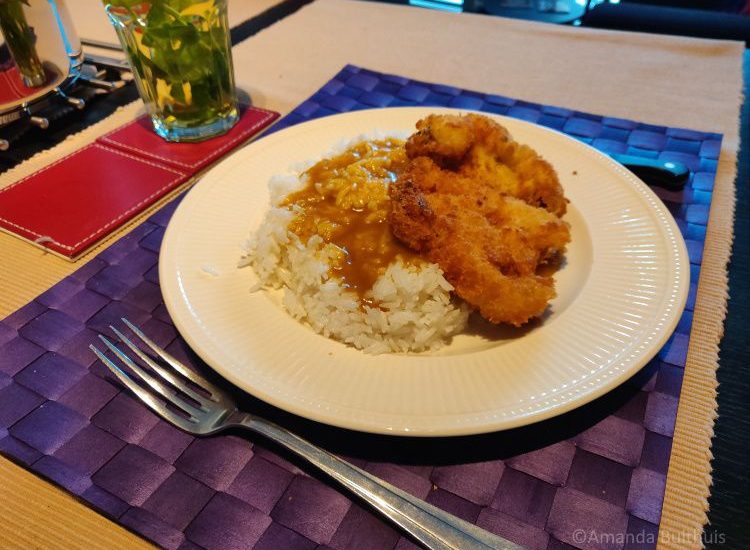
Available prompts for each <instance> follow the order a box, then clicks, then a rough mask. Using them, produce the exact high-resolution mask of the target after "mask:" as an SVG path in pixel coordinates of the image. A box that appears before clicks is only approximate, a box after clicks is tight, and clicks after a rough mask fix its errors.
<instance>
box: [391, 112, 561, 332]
mask: <svg viewBox="0 0 750 550" xmlns="http://www.w3.org/2000/svg"><path fill="white" fill-rule="evenodd" d="M417 128H418V129H419V131H418V132H417V133H416V134H414V135H413V136H412V137H411V138H410V139H409V141H408V142H407V148H406V151H407V155H408V157H409V162H408V164H407V166H406V168H405V169H404V170H403V171H402V172H401V173H400V174H399V177H398V179H397V180H396V181H395V182H394V183H392V184H391V186H390V189H389V194H390V198H391V212H390V214H389V222H390V226H391V229H392V231H393V233H394V235H395V236H396V237H397V238H398V239H399V240H401V241H402V242H404V243H405V244H406V245H407V246H409V247H410V248H412V249H413V250H416V251H418V252H421V253H423V254H424V255H426V256H427V258H428V259H429V260H430V261H432V262H435V263H437V264H438V265H439V266H440V267H441V269H442V270H443V272H444V273H445V278H446V279H447V280H448V281H449V282H450V283H451V284H452V285H453V286H454V287H455V291H456V293H457V294H458V295H459V296H460V297H462V298H463V299H464V300H466V301H467V302H468V303H469V304H471V305H473V306H475V307H476V308H478V309H479V312H480V313H481V315H482V316H483V317H484V318H486V319H487V320H489V321H491V322H493V323H510V324H513V325H516V326H519V325H522V324H524V323H526V322H527V321H528V320H529V319H531V318H533V317H537V316H539V315H541V314H542V313H543V312H544V310H545V309H546V307H547V303H548V302H549V300H550V299H552V298H553V297H554V296H555V290H554V286H553V280H552V278H551V277H549V276H543V275H539V274H537V270H538V268H539V266H540V265H542V264H545V263H547V262H551V261H553V260H554V259H556V258H558V257H559V255H560V254H562V252H563V251H564V249H565V246H566V244H567V243H568V242H569V241H570V229H569V226H568V224H567V223H566V222H564V221H563V220H561V219H560V215H561V214H562V213H563V212H564V211H565V205H566V204H567V201H566V199H565V197H564V196H563V194H562V188H561V187H560V184H559V182H558V180H557V176H556V174H555V172H554V170H553V169H552V168H551V166H550V165H549V164H547V163H546V162H545V161H543V160H542V159H541V158H539V157H538V155H536V153H535V152H534V151H532V150H531V149H529V148H528V147H525V146H522V145H519V144H517V143H515V142H513V141H512V139H511V138H510V136H509V135H508V132H507V131H506V130H505V128H503V127H502V126H500V125H499V124H497V123H495V122H494V121H492V120H490V119H488V118H486V117H482V116H479V115H467V116H465V117H455V116H436V115H431V116H430V117H428V118H427V119H424V120H422V121H420V122H419V123H418V124H417ZM490 151H491V152H492V153H491V154H490V153H489V152H490ZM506 158H507V159H510V160H511V161H513V162H515V164H512V165H511V164H505V163H504V161H503V159H506ZM519 159H520V160H519ZM532 164H536V165H538V166H536V167H535V168H533V169H531V168H529V167H530V166H531V165H532ZM524 170H526V171H524ZM525 174H532V175H533V176H528V177H527V176H526V175H525Z"/></svg>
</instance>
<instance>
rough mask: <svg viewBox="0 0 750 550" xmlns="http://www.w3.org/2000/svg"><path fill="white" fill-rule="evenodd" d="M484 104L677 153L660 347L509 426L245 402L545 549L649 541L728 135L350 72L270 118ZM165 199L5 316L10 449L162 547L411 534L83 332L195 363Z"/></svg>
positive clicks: (650, 151) (404, 542)
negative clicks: (180, 327) (671, 329)
mask: <svg viewBox="0 0 750 550" xmlns="http://www.w3.org/2000/svg"><path fill="white" fill-rule="evenodd" d="M400 105H409V106H414V105H430V106H448V107H456V108H461V109H477V110H483V111H486V112H492V113H498V114H503V115H508V116H512V117H517V118H522V119H525V120H529V121H532V122H536V123H538V124H542V125H545V126H548V127H550V128H554V129H556V130H560V131H562V132H565V133H567V134H569V135H571V136H574V137H576V138H578V139H580V140H582V141H585V142H586V143H590V144H591V145H593V146H594V147H596V148H598V149H600V150H602V151H615V152H624V153H628V154H633V155H640V156H646V157H658V158H662V159H665V160H678V161H681V162H684V163H686V164H687V165H688V166H689V167H690V168H691V170H692V174H691V179H690V183H689V185H688V186H687V187H686V188H685V190H684V191H682V192H680V193H674V192H664V191H658V190H657V192H658V194H659V195H660V197H661V198H662V200H664V202H665V204H666V205H667V206H668V207H669V209H670V211H671V212H672V214H673V215H674V216H675V219H676V220H677V223H678V225H679V227H680V229H681V231H682V233H683V236H684V237H685V240H686V242H687V247H688V252H689V256H690V262H691V277H692V279H691V280H692V281H693V283H692V284H691V291H690V295H689V298H688V304H687V308H686V310H685V312H684V314H683V316H682V319H681V321H680V323H679V325H678V327H677V329H676V331H675V333H674V335H673V336H672V337H671V338H670V340H669V341H668V343H667V344H666V345H665V346H664V348H663V349H662V350H661V351H660V352H659V354H658V355H657V357H656V358H654V360H652V361H651V362H650V363H649V364H648V365H647V366H646V367H645V368H644V369H643V371H642V372H641V373H639V374H638V375H636V376H635V377H634V378H633V379H632V380H630V381H629V382H628V383H626V384H625V385H623V386H622V387H621V388H619V389H617V390H615V391H613V392H611V393H610V394H608V395H606V396H604V397H603V398H600V399H599V400H597V401H595V402H593V403H591V404H589V405H587V406H585V407H583V408H581V409H579V410H577V411H574V412H572V413H568V414H566V415H564V416H562V417H558V418H557V419H554V420H551V421H546V422H543V423H541V424H537V425H534V426H530V427H526V428H520V429H516V430H512V431H510V432H503V433H497V434H487V435H482V436H473V437H463V438H452V439H451V438H444V439H419V440H408V439H406V440H405V439H395V438H387V437H383V436H370V435H367V434H358V433H353V432H347V431H345V430H340V429H336V428H330V427H326V426H321V425H318V424H315V423H312V422H309V421H306V420H303V419H298V418H294V417H291V416H289V415H286V414H285V413H283V412H281V411H277V410H275V409H271V408H270V407H267V406H265V405H264V404H261V403H258V402H256V401H255V400H253V399H252V398H250V397H249V396H240V399H241V400H242V402H243V403H245V404H246V405H247V406H248V407H250V408H253V409H256V410H257V409H259V410H261V412H262V413H264V414H267V415H268V416H271V417H272V418H275V419H277V420H280V421H282V422H284V423H285V424H287V425H288V426H290V427H292V428H293V429H295V430H297V431H299V432H300V433H302V434H303V435H305V436H306V437H308V438H310V439H312V440H314V441H316V442H318V443H321V444H323V445H324V446H326V447H327V448H329V449H330V450H332V451H334V452H337V453H339V454H342V455H344V456H346V457H348V458H349V459H350V460H352V462H354V463H355V464H357V465H359V466H361V467H364V468H365V469H366V470H368V471H370V472H372V473H374V474H376V475H378V476H380V477H382V478H383V479H386V480H388V481H389V482H391V483H393V484H395V485H396V486H398V487H401V488H402V489H404V490H406V491H409V492H410V493H412V494H415V495H417V496H419V497H420V498H424V499H426V500H427V501H429V502H431V503H433V504H435V505H437V506H439V507H441V508H444V509H446V510H448V511H450V512H452V513H454V514H456V515H458V516H460V517H462V518H464V519H467V520H468V521H471V522H474V523H476V524H478V525H480V526H481V527H483V528H486V529H488V530H490V531H493V532H496V533H498V534H500V535H502V536H504V537H506V538H509V539H511V540H513V541H515V542H518V543H521V544H523V545H525V546H528V547H529V548H533V549H553V548H554V549H562V548H582V549H595V548H653V547H655V546H656V537H657V532H658V525H659V520H660V515H661V506H662V500H663V497H664V486H665V482H666V473H667V468H668V465H669V458H670V450H671V444H672V436H673V431H674V424H675V418H676V413H677V405H678V401H679V397H680V388H681V383H682V377H683V370H684V365H685V359H686V355H687V349H688V343H689V334H690V328H691V325H692V311H693V306H694V302H695V289H696V283H695V282H696V281H697V280H698V274H699V270H700V264H701V257H702V250H703V241H704V237H705V231H706V224H707V221H708V212H709V206H710V201H711V193H712V188H713V181H714V176H715V172H716V167H717V158H718V154H719V149H720V143H721V136H720V135H718V134H712V133H703V132H696V131H692V130H687V129H679V128H666V127H661V126H653V125H647V124H640V123H638V122H634V121H629V120H623V119H614V118H608V117H603V116H598V115H592V114H587V113H582V112H577V111H571V110H568V109H564V108H559V107H552V106H543V105H537V104H532V103H527V102H524V101H519V100H514V99H511V98H507V97H502V96H496V95H488V94H483V93H477V92H471V91H466V90H460V89H457V88H453V87H448V86H442V85H437V84H429V83H424V82H417V81H413V80H409V79H408V78H404V77H401V76H395V75H385V74H380V73H376V72H373V71H369V70H365V69H361V68H357V67H354V66H347V67H345V68H344V69H343V70H342V71H341V72H340V73H339V74H337V75H336V76H335V77H334V78H333V79H332V80H330V81H329V82H328V83H327V84H326V85H325V86H323V88H321V89H320V90H319V91H318V92H316V93H315V94H314V95H313V96H312V97H311V98H310V99H308V100H307V101H305V102H304V103H302V104H301V105H299V107H297V108H296V109H295V110H294V111H293V112H292V113H290V114H289V115H288V116H287V117H285V118H284V119H283V120H282V121H280V122H279V123H278V124H277V125H276V126H275V127H274V131H275V130H278V129H280V128H282V127H286V126H289V125H292V124H296V123H299V122H302V121H305V120H309V119H312V118H316V117H321V116H326V115H330V114H335V113H340V112H345V111H351V110H356V109H363V108H373V107H389V106H400ZM178 202H179V201H174V202H173V203H171V204H169V205H168V206H166V207H165V208H163V209H162V210H160V211H159V212H157V213H156V214H155V215H153V216H152V217H151V218H149V219H148V220H147V221H146V222H145V223H143V224H142V225H141V226H139V227H138V228H136V229H135V230H134V231H133V232H132V233H130V234H129V235H127V236H126V237H124V238H123V239H121V240H120V241H118V242H116V243H115V244H114V245H112V246H111V247H109V248H108V249H106V250H105V251H104V252H102V253H101V254H99V255H98V256H97V257H96V258H95V259H93V260H92V261H90V262H88V263H87V264H85V265H84V266H83V267H82V268H81V269H80V270H78V271H77V272H75V273H74V274H72V275H71V276H69V277H67V278H65V279H63V280H62V281H61V282H60V283H59V284H57V285H55V286H54V287H52V288H51V289H50V290H48V291H47V292H45V293H44V294H42V295H40V296H39V297H38V298H36V299H35V300H33V301H32V302H30V303H29V304H28V305H26V306H24V307H23V308H21V309H20V310H18V311H17V312H16V313H13V314H12V315H10V316H9V317H7V318H6V319H4V320H3V321H1V322H0V452H2V453H3V454H4V455H6V456H8V457H11V458H12V459H14V460H15V461H17V462H19V463H21V464H24V465H26V466H27V467H28V468H30V469H31V470H32V471H34V472H36V473H38V474H39V475H42V476H44V477H46V478H48V479H50V480H52V481H53V482H55V483H57V484H59V485H60V486H62V487H64V488H65V489H67V490H68V491H70V492H71V493H73V494H74V495H77V496H78V497H80V498H81V499H83V500H84V501H86V502H87V503H89V504H90V505H91V506H92V507H94V508H95V509H97V510H99V511H100V512H102V513H104V514H106V515H107V516H109V517H112V518H114V519H115V520H116V521H117V522H119V523H120V524H122V525H124V526H126V527H128V528H130V529H133V530H134V531H136V532H137V533H140V534H141V535H143V536H144V537H146V538H148V539H150V540H152V541H154V542H155V543H157V544H158V545H160V546H163V547H165V548H170V549H171V548H186V549H187V548H207V549H214V548H217V549H218V548H255V549H279V548H299V549H307V548H309V549H312V548H333V549H336V550H345V549H366V548H372V549H393V548H397V549H399V550H403V549H407V548H414V547H416V546H415V545H414V544H413V543H412V542H410V541H409V540H408V539H406V538H404V537H401V536H400V534H399V533H398V532H397V531H395V530H394V529H392V528H390V527H389V526H387V525H385V524H384V523H382V522H381V521H380V520H379V519H377V518H376V517H375V516H374V515H372V514H371V513H370V512H369V511H367V510H366V509H364V508H363V507H361V506H360V505H359V504H358V503H353V502H351V501H350V500H349V499H348V498H347V497H345V496H343V495H342V494H340V493H339V492H338V491H337V490H335V489H334V488H332V487H330V486H329V485H327V484H326V482H324V481H321V480H320V479H318V478H317V477H314V476H315V473H314V472H312V471H309V470H308V471H303V470H302V469H300V467H299V466H300V465H299V463H296V462H295V461H294V460H293V459H291V457H288V456H286V455H284V454H283V453H282V452H281V451H279V450H278V449H276V448H274V447H271V446H269V445H267V444H266V443H265V442H263V441H261V440H253V441H252V442H251V441H250V440H248V439H245V438H242V437H239V436H237V435H236V434H230V435H225V436H218V437H213V438H209V439H196V438H193V437H191V436H189V435H187V434H184V433H182V432H180V431H178V430H177V429H175V428H172V427H171V426H169V425H168V424H166V423H165V422H164V421H162V420H160V419H159V418H158V417H156V416H155V415H153V414H152V413H150V412H149V411H148V410H147V409H146V408H145V407H144V406H142V405H140V404H139V403H137V402H136V401H135V400H134V399H133V398H132V397H131V396H130V395H129V394H128V392H126V391H123V390H122V388H121V386H120V385H118V383H117V382H116V381H115V380H114V379H113V377H112V376H111V375H109V373H108V372H107V371H106V368H105V367H104V366H103V365H102V364H101V363H99V362H98V361H96V360H95V357H94V355H93V353H91V351H90V350H89V349H88V345H89V344H90V343H93V342H95V341H96V335H97V333H99V332H104V333H106V332H108V331H109V329H108V326H109V324H118V323H119V318H120V317H121V316H126V317H128V318H129V319H130V320H131V321H133V322H135V323H136V324H138V325H141V326H142V327H143V329H144V330H145V331H146V332H147V333H148V334H150V335H151V336H152V337H153V338H154V339H155V340H156V341H157V342H158V343H159V344H161V345H163V346H164V347H166V348H167V350H168V351H170V352H171V353H173V354H174V355H175V356H177V357H178V358H181V359H183V360H184V361H185V362H187V363H188V364H190V365H192V366H194V367H195V368H196V369H199V370H203V369H205V367H204V366H203V365H202V364H201V362H200V360H199V359H198V358H197V357H196V356H195V355H194V354H193V353H192V352H191V351H190V350H189V349H188V347H187V346H186V344H185V343H184V341H183V340H182V339H181V337H180V336H179V335H178V334H177V332H176V330H175V329H174V327H173V325H172V322H171V319H170V317H169V314H168V312H167V311H166V309H165V307H164V304H163V302H162V298H161V293H160V290H159V282H158V271H157V261H158V254H159V247H160V244H161V239H162V236H163V233H164V229H165V227H166V225H167V223H168V222H169V218H170V216H171V214H172V212H173V211H174V208H175V207H176V205H177V203H178Z"/></svg>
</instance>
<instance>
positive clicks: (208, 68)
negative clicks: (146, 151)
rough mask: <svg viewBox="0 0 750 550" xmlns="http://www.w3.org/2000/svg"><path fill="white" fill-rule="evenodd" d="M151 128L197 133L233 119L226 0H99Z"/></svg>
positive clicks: (213, 132) (184, 135)
mask: <svg viewBox="0 0 750 550" xmlns="http://www.w3.org/2000/svg"><path fill="white" fill-rule="evenodd" d="M104 7H105V9H106V11H107V14H108V16H109V19H110V20H111V21H112V23H113V25H114V26H115V29H116V31H117V35H118V36H119V38H120V42H121V43H122V47H123V48H124V50H125V52H126V54H127V57H128V61H129V62H130V65H131V67H132V69H133V74H134V76H135V82H136V85H137V87H138V91H139V93H140V95H141V98H142V99H143V101H144V103H145V104H146V108H147V109H148V112H149V115H150V116H151V120H152V122H153V124H154V130H155V131H156V133H157V134H158V135H160V136H161V137H163V138H164V139H166V140H167V141H202V140H204V139H208V138H210V137H213V136H217V135H220V134H223V133H225V132H227V131H228V130H229V129H230V128H231V127H232V126H234V125H235V123H236V122H237V120H238V119H239V112H238V109H237V96H236V93H235V88H234V70H233V68H232V53H231V47H230V43H229V22H228V19H227V0H151V1H141V0H104Z"/></svg>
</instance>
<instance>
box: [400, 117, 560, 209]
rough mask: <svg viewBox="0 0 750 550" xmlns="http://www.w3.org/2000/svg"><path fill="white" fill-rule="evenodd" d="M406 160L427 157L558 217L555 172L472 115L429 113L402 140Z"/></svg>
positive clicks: (505, 133) (500, 130) (504, 132)
mask: <svg viewBox="0 0 750 550" xmlns="http://www.w3.org/2000/svg"><path fill="white" fill-rule="evenodd" d="M406 153H407V155H408V156H409V158H417V157H428V158H430V159H432V160H433V161H434V162H435V163H436V164H437V165H438V166H439V167H440V168H444V169H448V170H451V171H454V172H457V173H458V174H461V175H463V176H466V177H469V178H471V179H472V180H473V181H475V182H476V183H477V184H479V185H483V186H488V187H491V188H493V189H496V190H497V192H499V193H500V194H502V195H510V196H511V197H516V198H518V199H521V200H522V201H524V202H526V203H528V204H530V205H532V206H541V207H543V208H546V209H547V210H549V211H550V212H553V213H555V214H557V215H558V216H562V215H563V214H565V210H566V207H567V203H568V201H567V200H566V199H565V196H564V195H563V190H562V186H560V182H559V181H558V179H557V175H556V174H555V170H554V169H553V168H552V166H550V164H549V163H548V162H547V161H546V160H544V159H543V158H541V157H540V156H539V155H538V154H537V153H536V152H535V151H534V150H533V149H532V148H531V147H529V146H527V145H523V144H520V143H518V142H516V141H513V138H511V136H510V134H509V133H508V131H507V130H506V129H505V128H504V127H503V126H501V125H500V124H498V123H496V122H495V121H494V120H492V119H490V118H488V117H485V116H482V115H475V114H468V115H465V116H455V115H430V116H428V117H427V118H424V119H422V120H420V121H419V122H417V132H416V133H415V134H413V135H412V136H411V137H410V138H409V140H408V141H407V142H406Z"/></svg>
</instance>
